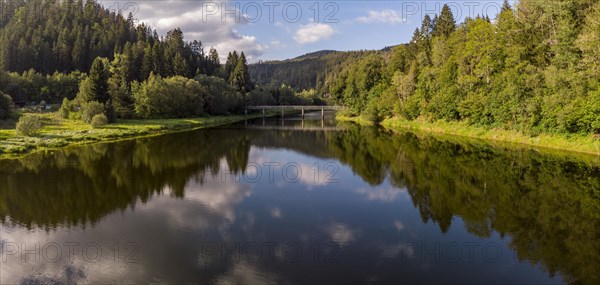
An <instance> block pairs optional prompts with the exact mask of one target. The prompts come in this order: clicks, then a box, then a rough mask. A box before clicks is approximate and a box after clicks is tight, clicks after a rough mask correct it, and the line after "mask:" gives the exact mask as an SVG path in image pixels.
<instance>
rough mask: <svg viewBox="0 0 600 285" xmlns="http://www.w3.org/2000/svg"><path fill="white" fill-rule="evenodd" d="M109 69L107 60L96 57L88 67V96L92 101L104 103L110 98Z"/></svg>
mask: <svg viewBox="0 0 600 285" xmlns="http://www.w3.org/2000/svg"><path fill="white" fill-rule="evenodd" d="M108 78H109V70H108V63H107V60H106V59H104V58H99V57H98V58H96V59H95V60H94V63H92V67H91V69H90V74H89V79H90V90H89V91H90V96H89V98H90V99H91V100H92V101H98V102H100V103H102V104H106V103H107V102H108V101H109V100H110V94H109V92H108Z"/></svg>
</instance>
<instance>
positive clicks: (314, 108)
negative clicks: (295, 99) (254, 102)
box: [246, 105, 342, 111]
mask: <svg viewBox="0 0 600 285" xmlns="http://www.w3.org/2000/svg"><path fill="white" fill-rule="evenodd" d="M246 109H247V110H283V109H285V110H306V111H321V110H325V111H337V110H340V109H342V107H341V106H313V105H311V106H247V107H246Z"/></svg>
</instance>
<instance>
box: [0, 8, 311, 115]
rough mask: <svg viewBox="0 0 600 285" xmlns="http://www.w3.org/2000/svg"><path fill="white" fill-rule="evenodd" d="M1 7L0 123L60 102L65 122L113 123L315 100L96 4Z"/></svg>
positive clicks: (234, 55) (241, 60) (235, 56)
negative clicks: (263, 82) (22, 110)
mask: <svg viewBox="0 0 600 285" xmlns="http://www.w3.org/2000/svg"><path fill="white" fill-rule="evenodd" d="M0 5H2V7H1V9H0V13H1V15H0V105H1V108H0V119H11V118H14V117H15V116H18V115H17V114H16V113H17V112H15V110H14V109H15V108H14V107H13V105H16V106H17V107H26V106H40V105H44V106H45V105H46V104H62V105H61V109H60V113H61V114H62V116H63V117H64V118H70V119H82V120H84V121H86V122H91V120H92V119H93V117H94V116H96V115H103V116H104V118H100V120H101V121H106V122H112V121H114V120H116V119H118V118H124V119H128V118H175V117H177V118H181V117H190V116H204V115H224V114H232V113H239V112H240V111H241V110H242V109H243V108H242V107H243V106H244V105H248V104H256V103H268V104H307V103H314V102H320V101H319V100H317V98H316V97H315V93H314V92H312V93H311V92H304V93H299V94H296V92H295V90H292V89H291V88H290V87H289V86H277V87H275V88H269V89H266V88H261V87H260V86H256V85H255V84H254V83H253V82H252V81H251V79H250V75H249V72H248V63H247V61H246V56H245V55H244V52H240V53H238V52H237V51H232V52H230V53H229V54H228V57H227V61H226V62H225V63H224V64H221V62H220V59H219V54H218V52H217V51H216V50H215V49H214V48H210V49H208V50H207V49H206V48H205V47H204V46H203V45H202V43H201V42H199V41H197V40H194V41H185V40H184V35H183V32H182V31H181V29H179V28H177V29H173V30H171V31H169V32H168V33H167V34H166V35H164V36H159V35H158V34H157V33H156V31H154V30H152V29H151V28H150V27H149V26H147V25H145V24H143V23H141V24H135V23H134V20H133V16H132V15H131V14H129V15H127V16H123V15H121V14H119V13H115V12H111V11H109V10H107V9H106V8H105V7H103V6H101V5H100V4H99V3H97V2H95V1H93V0H87V1H83V0H76V1H56V0H32V1H23V0H7V1H0ZM167 63H168V64H167ZM297 95H304V96H305V97H300V96H297ZM38 109H39V108H38ZM101 117H102V116H101Z"/></svg>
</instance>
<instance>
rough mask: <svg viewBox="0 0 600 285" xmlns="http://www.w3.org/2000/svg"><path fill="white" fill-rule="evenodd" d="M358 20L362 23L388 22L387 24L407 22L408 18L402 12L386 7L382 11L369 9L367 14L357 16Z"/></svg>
mask: <svg viewBox="0 0 600 285" xmlns="http://www.w3.org/2000/svg"><path fill="white" fill-rule="evenodd" d="M356 20H357V21H359V22H361V23H366V24H370V23H386V24H392V25H395V24H401V23H406V22H407V21H406V18H404V17H402V16H400V13H399V12H398V11H396V10H392V9H384V10H380V11H374V10H371V11H369V14H368V15H367V16H362V17H358V18H356Z"/></svg>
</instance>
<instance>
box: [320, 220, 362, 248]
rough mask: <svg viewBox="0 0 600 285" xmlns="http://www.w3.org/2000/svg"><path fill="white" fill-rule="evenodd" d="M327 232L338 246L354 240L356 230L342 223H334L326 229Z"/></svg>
mask: <svg viewBox="0 0 600 285" xmlns="http://www.w3.org/2000/svg"><path fill="white" fill-rule="evenodd" d="M327 232H328V234H329V237H330V238H331V240H332V241H334V242H335V243H337V244H338V245H340V246H342V245H345V244H348V243H350V242H352V241H354V240H356V232H355V231H353V230H352V229H350V228H349V227H348V226H347V225H344V224H340V223H334V224H332V225H331V226H330V227H329V228H328V229H327Z"/></svg>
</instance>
